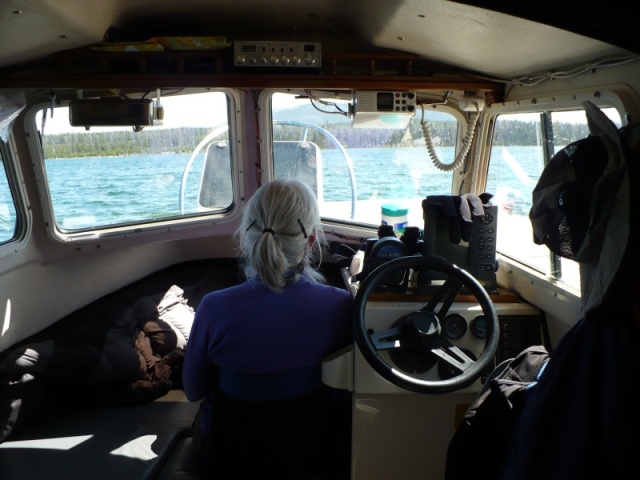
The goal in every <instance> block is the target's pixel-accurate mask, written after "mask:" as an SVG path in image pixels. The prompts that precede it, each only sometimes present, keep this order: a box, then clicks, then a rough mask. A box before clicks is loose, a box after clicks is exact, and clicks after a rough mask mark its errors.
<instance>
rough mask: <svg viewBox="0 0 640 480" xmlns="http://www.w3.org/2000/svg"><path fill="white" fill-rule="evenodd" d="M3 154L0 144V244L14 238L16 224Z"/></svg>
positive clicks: (15, 213) (13, 203) (15, 214)
mask: <svg viewBox="0 0 640 480" xmlns="http://www.w3.org/2000/svg"><path fill="white" fill-rule="evenodd" d="M4 155H5V151H4V148H3V146H2V145H0V244H3V243H7V242H10V241H11V240H13V239H15V237H16V234H17V226H18V216H17V210H16V204H15V201H14V199H13V194H12V192H11V188H10V187H9V176H8V172H7V166H6V165H5V161H6V160H5V157H4Z"/></svg>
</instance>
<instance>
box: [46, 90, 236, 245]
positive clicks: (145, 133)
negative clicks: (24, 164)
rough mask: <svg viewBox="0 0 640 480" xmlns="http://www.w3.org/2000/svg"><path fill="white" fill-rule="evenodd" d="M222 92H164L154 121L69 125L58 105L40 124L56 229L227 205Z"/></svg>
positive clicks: (229, 183)
mask: <svg viewBox="0 0 640 480" xmlns="http://www.w3.org/2000/svg"><path fill="white" fill-rule="evenodd" d="M228 101H229V97H228V96H227V95H226V94H225V93H224V92H208V93H203V94H193V95H175V96H171V95H170V94H168V93H166V94H165V96H163V97H162V98H161V102H162V107H163V109H164V118H163V120H161V121H157V122H156V123H157V125H156V124H154V125H153V126H149V127H145V128H143V129H142V130H140V131H139V129H135V130H134V129H133V128H132V127H130V126H129V127H91V128H90V129H87V128H85V127H73V126H71V125H70V122H69V112H68V108H66V107H65V108H58V109H56V111H55V112H54V114H53V116H51V117H50V118H47V119H46V122H44V128H42V127H40V125H42V123H43V122H42V121H41V120H40V118H41V116H42V115H46V114H47V111H46V110H43V111H41V112H40V114H39V115H38V117H37V118H36V121H37V124H38V125H39V127H40V128H41V129H42V131H41V136H42V148H43V152H44V170H45V173H46V180H47V188H48V193H49V196H50V202H51V207H52V210H53V216H54V221H55V224H56V227H57V230H58V232H60V233H61V234H63V235H64V234H71V233H76V232H83V231H88V230H92V231H93V230H96V229H102V228H113V227H118V226H126V225H134V224H135V225H144V224H152V223H154V222H159V221H164V222H166V221H172V220H181V219H184V218H186V217H195V216H198V215H206V214H212V213H213V214H216V213H218V214H220V213H224V212H226V211H228V210H229V209H230V208H231V207H232V203H233V178H232V168H231V155H232V152H231V148H230V143H229V123H228V113H227V112H228Z"/></svg>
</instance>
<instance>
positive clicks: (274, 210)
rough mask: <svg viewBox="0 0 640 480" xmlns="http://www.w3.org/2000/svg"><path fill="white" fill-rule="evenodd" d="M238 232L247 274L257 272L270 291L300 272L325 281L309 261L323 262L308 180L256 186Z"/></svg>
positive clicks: (316, 213) (316, 210) (315, 204)
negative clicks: (256, 188)
mask: <svg viewBox="0 0 640 480" xmlns="http://www.w3.org/2000/svg"><path fill="white" fill-rule="evenodd" d="M236 235H237V236H238V238H239V245H240V251H241V253H242V255H243V257H244V271H245V274H246V275H247V276H248V277H251V276H253V275H255V274H258V275H259V276H260V279H261V280H262V282H264V284H265V285H266V286H267V287H269V288H270V289H272V290H275V291H280V290H281V289H282V287H283V286H284V285H285V284H286V283H289V282H295V281H298V279H299V278H300V275H302V274H304V275H305V276H306V277H307V278H309V279H310V280H311V281H313V282H318V283H320V282H323V281H324V277H323V276H322V274H321V273H320V272H318V271H317V270H316V268H314V267H313V266H312V264H311V261H312V260H314V259H315V260H316V261H317V262H318V263H319V262H320V261H321V260H322V248H321V247H320V244H321V243H322V241H323V240H324V234H323V231H322V224H321V223H320V211H319V208H318V202H317V200H316V196H315V194H314V193H313V192H312V191H311V189H310V188H309V187H308V186H307V185H306V184H304V183H302V182H300V181H297V180H272V181H271V182H269V183H266V184H265V185H263V186H262V187H260V188H259V189H258V190H257V191H256V193H255V194H254V195H253V196H252V197H251V198H250V199H249V201H248V202H247V204H246V206H245V209H244V214H243V217H242V221H241V222H240V227H239V228H238V231H237V232H236ZM311 236H313V237H315V242H313V243H311V244H310V238H309V237H311Z"/></svg>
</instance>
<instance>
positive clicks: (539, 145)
mask: <svg viewBox="0 0 640 480" xmlns="http://www.w3.org/2000/svg"><path fill="white" fill-rule="evenodd" d="M603 111H604V112H605V113H606V114H607V115H608V116H609V118H611V119H612V121H613V122H614V123H615V124H616V125H617V126H618V127H620V126H621V119H620V115H619V114H618V112H617V110H616V109H614V108H603ZM588 134H589V128H588V126H587V118H586V115H585V113H584V110H572V111H555V112H554V111H551V112H536V113H528V114H503V115H499V116H498V117H497V119H496V122H495V129H494V135H493V142H492V150H491V157H490V164H489V171H488V178H487V186H486V191H488V192H491V193H493V194H494V198H493V202H494V203H495V204H497V205H498V207H499V215H498V218H499V228H498V237H497V250H498V251H499V252H500V254H502V255H506V256H508V257H510V258H512V259H514V260H517V261H519V262H522V263H524V264H526V265H527V266H529V267H532V268H534V269H536V270H537V271H539V272H541V273H543V274H545V275H548V276H550V277H554V278H556V279H558V280H559V281H561V282H563V283H565V284H566V285H568V286H570V287H573V288H575V289H579V288H580V273H579V268H578V264H577V263H576V262H574V261H572V260H568V259H565V258H561V257H558V256H556V255H554V254H552V253H551V252H550V251H549V249H548V248H547V247H546V246H545V245H536V244H535V243H533V231H532V227H531V222H530V220H529V210H530V209H531V194H532V191H533V189H534V187H535V186H536V183H537V182H538V179H539V178H540V174H541V173H542V170H543V168H544V166H545V164H546V163H547V162H548V161H549V160H550V159H551V157H552V156H553V155H554V154H555V153H556V152H558V151H559V150H561V149H562V148H564V147H565V146H566V145H568V144H570V143H572V142H575V141H577V140H580V139H582V138H585V137H586V136H587V135H588Z"/></svg>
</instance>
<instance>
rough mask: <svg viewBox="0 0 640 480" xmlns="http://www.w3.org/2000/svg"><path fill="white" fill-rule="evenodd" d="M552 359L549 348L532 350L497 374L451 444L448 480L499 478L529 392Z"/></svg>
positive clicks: (495, 372) (467, 412) (481, 394)
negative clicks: (548, 361) (550, 358)
mask: <svg viewBox="0 0 640 480" xmlns="http://www.w3.org/2000/svg"><path fill="white" fill-rule="evenodd" d="M548 358H549V352H547V349H546V348H544V347H543V346H540V345H537V346H532V347H529V348H527V349H525V350H523V351H522V352H521V353H520V354H518V356H516V357H515V358H512V359H508V360H505V361H503V362H502V363H500V364H499V365H498V366H497V367H496V368H495V369H494V370H493V372H492V373H491V374H490V375H489V377H488V379H487V381H486V382H485V384H484V387H483V388H482V390H481V391H480V393H479V394H478V396H477V397H476V399H475V400H474V401H473V403H472V404H471V405H470V406H469V408H468V409H467V411H466V412H465V414H464V417H463V419H462V422H461V423H460V425H459V426H458V429H457V430H456V433H455V434H454V436H453V438H452V440H451V442H450V443H449V448H448V450H447V462H446V470H445V480H463V479H465V480H466V479H469V478H473V479H474V480H494V479H497V478H499V476H500V474H501V472H502V469H503V466H504V463H505V460H506V456H507V453H508V448H509V447H508V446H509V442H510V440H511V434H512V432H513V429H514V426H515V423H516V421H517V419H518V416H519V414H520V412H521V411H522V409H523V408H524V403H525V398H526V394H527V390H528V389H529V388H531V387H532V386H533V385H535V384H536V382H537V379H538V377H539V375H540V373H541V372H542V370H543V368H544V366H545V365H546V362H547V360H548Z"/></svg>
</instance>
